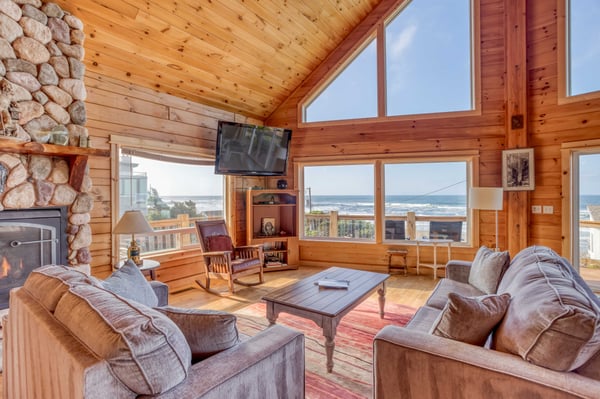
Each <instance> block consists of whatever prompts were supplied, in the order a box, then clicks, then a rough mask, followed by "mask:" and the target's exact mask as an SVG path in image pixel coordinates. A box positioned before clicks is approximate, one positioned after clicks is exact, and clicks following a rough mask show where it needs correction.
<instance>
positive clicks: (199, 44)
mask: <svg viewBox="0 0 600 399" xmlns="http://www.w3.org/2000/svg"><path fill="white" fill-rule="evenodd" d="M55 2H56V3H57V4H59V5H60V6H61V7H62V8H63V9H64V10H66V11H69V12H70V13H71V14H73V15H75V16H77V17H79V18H80V19H81V20H82V21H83V22H84V32H85V34H86V41H85V50H86V55H85V62H86V65H87V68H88V70H91V71H94V72H97V73H100V74H104V75H108V76H111V77H114V78H118V79H122V80H125V81H128V82H132V83H135V84H138V85H141V86H144V87H149V88H153V89H156V90H159V91H161V92H165V93H169V94H172V95H175V96H178V97H182V98H185V99H188V100H191V101H195V102H199V103H204V104H207V105H211V106H215V107H218V108H220V109H224V110H228V111H232V112H237V113H240V114H243V115H247V116H250V117H254V118H257V119H261V120H263V119H265V118H266V117H268V116H269V115H270V114H271V113H272V112H273V111H274V110H275V109H276V108H277V106H278V105H279V104H280V103H281V102H282V101H283V100H285V99H286V98H287V97H288V96H289V95H290V94H291V93H292V92H293V91H294V89H295V88H296V87H297V86H298V85H299V84H300V83H301V82H302V81H303V80H304V79H305V78H306V77H307V76H308V74H310V72H311V71H312V70H313V69H314V68H316V67H317V66H318V65H319V64H320V63H321V62H322V61H323V60H324V59H325V58H326V57H327V55H328V54H329V53H330V52H331V51H332V50H333V49H334V48H335V47H336V46H338V44H339V43H340V42H341V41H342V39H343V38H344V37H346V36H347V35H348V33H350V32H351V30H352V29H353V28H354V27H355V26H356V25H357V24H358V23H359V22H360V21H361V20H362V19H363V18H365V17H366V16H367V15H368V13H369V12H370V11H371V10H373V8H374V7H375V6H376V5H377V4H378V3H379V2H380V0H77V1H72V0H55Z"/></svg>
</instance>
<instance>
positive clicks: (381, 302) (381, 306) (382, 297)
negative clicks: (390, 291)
mask: <svg viewBox="0 0 600 399" xmlns="http://www.w3.org/2000/svg"><path fill="white" fill-rule="evenodd" d="M377 293H378V294H379V317H380V318H382V319H383V316H385V281H384V282H383V283H381V288H379V289H378V290H377Z"/></svg>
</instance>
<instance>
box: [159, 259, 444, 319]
mask: <svg viewBox="0 0 600 399" xmlns="http://www.w3.org/2000/svg"><path fill="white" fill-rule="evenodd" d="M321 270H323V269H322V268H317V267H301V268H299V269H298V270H286V271H280V272H270V273H265V274H264V275H265V282H264V284H261V285H257V286H254V287H243V286H241V285H237V286H236V289H237V291H236V293H235V294H233V295H230V294H229V293H228V291H227V284H226V283H225V281H219V280H213V282H211V288H212V289H215V290H218V291H220V292H223V294H224V295H223V296H217V295H214V294H211V293H208V292H206V291H204V290H203V289H201V288H200V287H197V288H190V289H188V290H185V291H180V292H177V293H174V294H171V295H170V296H169V304H170V305H172V306H179V307H184V308H197V309H214V310H223V311H227V312H235V311H236V310H239V309H241V308H243V307H246V306H248V305H250V304H252V303H255V302H259V301H260V300H261V298H262V297H263V296H264V295H265V294H267V293H268V292H271V291H273V290H275V289H278V288H280V287H283V286H285V285H288V284H291V283H293V282H295V281H297V280H300V279H302V278H304V277H306V276H309V275H311V274H314V273H317V272H319V271H321ZM251 278H254V277H248V278H247V280H245V281H250V279H251ZM436 283H437V280H434V279H433V278H432V276H431V274H425V275H420V276H415V275H414V274H409V275H408V276H404V274H403V273H398V274H392V275H391V277H390V278H389V279H388V280H387V290H386V291H387V292H386V300H387V301H390V302H395V303H401V304H404V305H408V306H412V307H415V308H417V307H419V306H421V305H423V304H424V303H425V301H426V300H427V297H428V296H429V294H430V293H431V290H432V289H433V288H434V287H435V285H436ZM373 295H374V296H377V293H376V292H375V293H374V294H373Z"/></svg>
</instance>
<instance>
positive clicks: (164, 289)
mask: <svg viewBox="0 0 600 399" xmlns="http://www.w3.org/2000/svg"><path fill="white" fill-rule="evenodd" d="M149 283H150V287H152V289H153V290H154V293H155V294H156V297H157V298H158V305H156V306H157V307H160V306H167V305H168V304H169V286H168V285H166V284H165V283H162V282H160V281H156V280H152V281H149Z"/></svg>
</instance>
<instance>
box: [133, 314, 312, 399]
mask: <svg viewBox="0 0 600 399" xmlns="http://www.w3.org/2000/svg"><path fill="white" fill-rule="evenodd" d="M139 398H147V399H150V398H160V399H192V398H194V399H195V398H205V399H209V398H214V399H217V398H218V399H221V398H248V399H264V398H298V399H302V398H304V334H302V333H301V332H298V331H295V330H292V329H291V328H287V327H284V326H280V325H274V326H271V327H269V328H267V329H265V330H263V331H261V332H260V333H258V334H257V335H255V336H253V337H251V338H250V339H248V340H246V341H243V342H241V343H240V344H238V345H236V346H234V347H233V348H230V349H228V350H226V351H223V352H220V353H218V354H216V355H214V356H211V357H209V358H208V359H205V360H203V361H201V362H199V363H196V364H194V365H192V367H191V368H190V371H189V374H188V377H187V378H186V379H185V381H183V382H182V383H181V384H179V385H177V386H176V387H175V388H173V389H172V390H170V391H169V392H166V393H164V394H161V395H158V396H152V397H150V396H140V397H139Z"/></svg>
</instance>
